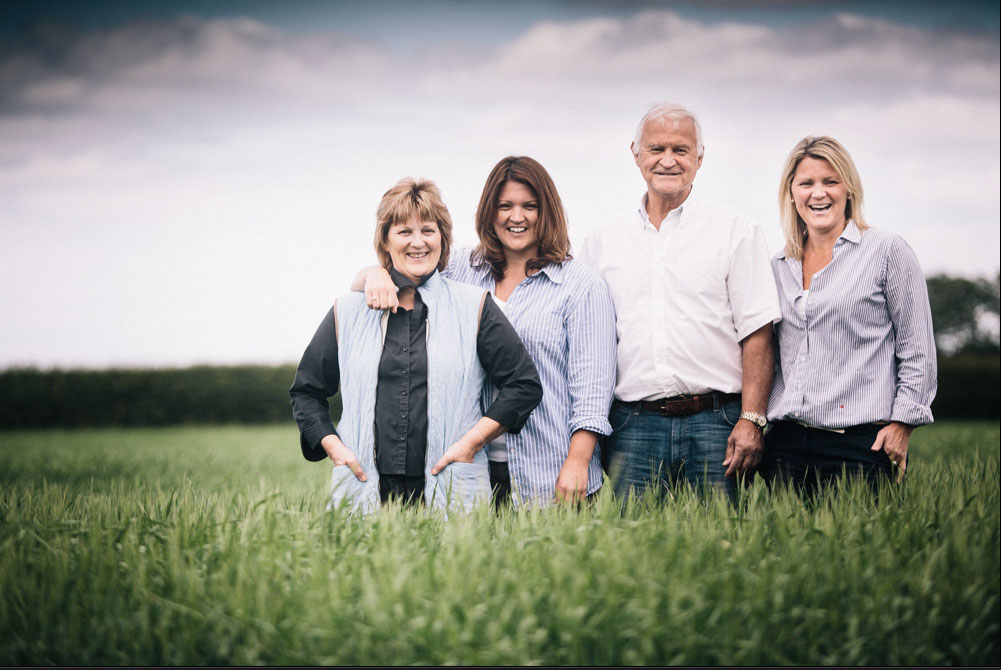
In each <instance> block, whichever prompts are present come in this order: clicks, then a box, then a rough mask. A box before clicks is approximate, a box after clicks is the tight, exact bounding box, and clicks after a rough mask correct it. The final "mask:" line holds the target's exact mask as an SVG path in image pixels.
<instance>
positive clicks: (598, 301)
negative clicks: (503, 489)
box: [446, 248, 615, 505]
mask: <svg viewBox="0 0 1001 670" xmlns="http://www.w3.org/2000/svg"><path fill="white" fill-rule="evenodd" d="M471 254H472V249H471V248H464V249H458V250H453V251H452V253H451V258H450V259H449V265H448V271H447V273H446V275H447V276H448V277H450V278H451V279H454V280H457V281H461V282H466V283H468V284H473V285H474V286H479V287H481V288H484V289H486V290H488V291H490V292H491V295H493V292H494V291H495V290H496V285H495V282H494V280H493V277H491V275H490V267H489V266H488V265H487V264H486V263H478V264H476V265H471V264H470V257H471ZM505 316H507V318H508V320H509V321H510V322H511V325H512V326H514V329H515V330H516V331H517V332H518V335H520V336H521V339H522V341H523V342H524V343H525V348H526V349H528V353H529V355H531V357H532V361H533V362H534V363H535V367H536V368H537V369H538V371H539V378H540V379H541V381H542V389H543V393H542V403H541V404H540V405H539V406H538V407H536V408H535V411H534V412H532V415H531V416H530V417H529V418H528V422H527V423H526V424H525V426H524V428H522V429H521V432H520V433H518V434H517V435H508V436H507V450H508V469H509V472H510V474H511V488H512V497H513V498H514V499H515V502H516V504H526V503H527V504H533V503H534V504H542V505H545V504H548V503H549V502H550V501H552V500H553V497H554V496H555V493H556V479H557V477H558V476H559V473H560V469H561V468H562V467H563V463H564V461H566V458H567V454H568V453H569V450H570V436H571V435H572V434H573V433H574V431H577V430H581V429H583V430H589V431H592V432H595V433H598V434H600V435H609V434H610V433H611V432H612V427H611V425H610V424H609V423H608V410H609V408H610V407H611V404H612V392H613V390H614V388H615V312H614V310H613V307H612V298H611V296H610V295H609V293H608V287H607V286H606V285H605V282H604V281H602V279H601V278H600V277H599V276H598V275H597V274H596V273H595V272H594V271H592V270H591V269H590V268H588V267H586V266H584V265H582V264H581V263H578V262H577V261H574V260H568V261H564V262H563V263H561V264H559V265H548V266H546V267H545V268H543V269H542V270H540V271H539V272H538V273H537V274H535V275H533V276H531V277H527V278H526V279H525V280H524V281H522V283H521V284H519V285H518V286H517V287H516V288H515V289H514V291H513V292H512V293H511V295H510V296H509V297H508V299H507V309H506V310H505ZM488 386H489V382H488ZM492 394H493V389H491V388H488V389H487V390H486V391H485V394H484V398H485V400H486V401H487V402H489V399H490V398H491V397H492ZM601 482H602V474H601V458H600V454H599V452H598V448H597V447H596V448H595V450H594V455H593V456H592V457H591V462H590V464H589V467H588V481H587V492H588V494H591V493H594V492H595V491H597V490H598V489H599V488H601Z"/></svg>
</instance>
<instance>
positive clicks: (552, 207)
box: [352, 156, 615, 505]
mask: <svg viewBox="0 0 1001 670" xmlns="http://www.w3.org/2000/svg"><path fill="white" fill-rule="evenodd" d="M476 232H477V234H478V236H479V240H480V242H479V244H478V245H477V246H476V247H474V248H466V249H460V250H458V251H455V252H453V253H452V256H451V259H450V261H449V265H448V270H447V272H446V273H445V275H446V276H448V277H449V278H451V279H453V280H458V281H461V282H466V283H469V284H473V285H475V286H478V287H481V288H484V289H486V290H488V291H490V292H491V294H492V295H493V298H494V300H495V301H496V303H497V304H498V306H500V308H501V309H502V310H503V311H504V314H505V316H507V318H508V320H509V321H510V322H511V324H512V325H513V326H514V328H515V330H516V331H517V332H518V334H519V335H520V336H521V339H522V341H523V342H524V344H525V348H526V349H528V353H529V354H530V355H531V357H532V360H533V362H534V363H535V366H536V368H537V369H538V371H539V376H540V378H541V381H542V387H543V396H542V403H541V404H540V405H539V406H538V407H537V408H536V409H535V411H534V412H533V413H532V415H531V416H530V417H529V419H528V422H527V423H526V424H525V426H524V427H523V428H522V430H521V432H520V433H518V434H517V435H512V434H508V435H506V436H503V437H502V438H501V439H499V440H495V441H494V442H492V443H490V444H489V445H488V446H487V455H488V457H489V459H490V475H491V476H490V479H491V484H492V485H493V487H494V491H495V494H496V500H497V502H498V503H500V502H502V501H504V500H506V499H508V498H510V499H511V500H512V501H513V502H514V504H516V505H546V504H548V503H550V502H552V501H554V500H555V501H560V502H564V501H576V500H582V499H584V498H586V497H588V496H591V495H593V494H594V493H595V492H596V491H598V489H599V488H601V484H602V473H601V460H600V454H599V453H598V448H597V441H598V438H599V437H600V436H602V435H608V434H609V433H611V426H610V425H609V423H608V410H609V407H610V405H611V402H612V391H613V388H614V381H615V315H614V311H613V308H612V300H611V296H610V295H609V293H608V288H607V286H606V285H605V283H604V281H602V279H601V278H600V277H598V275H597V274H595V273H594V272H593V271H592V270H590V269H589V268H587V267H586V266H584V265H582V264H580V263H578V262H576V261H574V260H573V259H572V258H571V256H570V240H569V236H568V233H567V224H566V215H565V213H564V210H563V203H562V201H561V200H560V196H559V194H558V193H557V191H556V186H555V185H554V184H553V180H552V178H551V177H550V176H549V173H548V172H546V169H545V168H544V167H542V165H540V164H539V163H538V162H537V161H535V160H534V159H532V158H528V157H526V156H509V157H507V158H504V159H503V160H501V161H500V162H499V163H498V164H497V165H496V166H494V168H493V170H492V171H491V172H490V175H489V176H488V177H487V182H486V184H485V186H484V187H483V193H482V195H481V197H480V203H479V206H478V208H477V210H476ZM363 287H364V290H365V296H366V299H367V301H368V304H369V305H370V306H371V307H373V308H376V309H391V308H395V305H396V294H395V290H394V287H393V286H392V285H391V283H390V282H389V281H388V277H387V275H386V274H385V272H383V271H381V270H380V269H378V268H367V269H366V270H363V271H362V273H361V274H359V276H358V278H357V279H356V281H355V284H354V286H353V287H352V288H354V289H356V290H361V289H362V288H363ZM493 393H494V391H493V389H492V388H490V385H489V384H488V385H487V388H486V389H485V391H484V403H489V402H490V400H491V398H492V396H493Z"/></svg>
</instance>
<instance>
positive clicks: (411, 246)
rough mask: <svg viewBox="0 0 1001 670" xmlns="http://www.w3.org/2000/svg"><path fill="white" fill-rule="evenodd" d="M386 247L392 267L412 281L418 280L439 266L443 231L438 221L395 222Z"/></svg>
mask: <svg viewBox="0 0 1001 670" xmlns="http://www.w3.org/2000/svg"><path fill="white" fill-rule="evenodd" d="M385 250H386V251H387V252H388V253H389V257H390V258H391V259H392V261H393V267H394V268H396V271H397V272H399V273H400V274H402V275H403V276H404V277H406V278H407V279H409V280H410V281H412V282H414V283H417V282H418V281H420V278H421V277H423V276H424V275H429V274H431V273H432V272H434V271H435V268H437V267H438V259H440V258H441V231H439V230H438V223H437V222H436V221H418V220H417V217H414V218H412V219H410V220H409V221H407V222H406V223H394V224H393V225H392V226H390V227H389V233H388V234H387V235H386V242H385Z"/></svg>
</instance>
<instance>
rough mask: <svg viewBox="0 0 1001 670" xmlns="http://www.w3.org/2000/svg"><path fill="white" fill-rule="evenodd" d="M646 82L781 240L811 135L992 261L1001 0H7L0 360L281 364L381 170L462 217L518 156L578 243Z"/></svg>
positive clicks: (347, 268) (710, 189) (911, 211)
mask: <svg viewBox="0 0 1001 670" xmlns="http://www.w3.org/2000/svg"><path fill="white" fill-rule="evenodd" d="M872 5H875V6H876V8H875V9H873V8H872ZM665 100H670V101H678V102H682V103H684V104H686V105H687V106H688V107H689V108H691V109H692V110H693V111H694V112H696V113H697V114H698V115H699V116H700V119H701V121H702V124H703V129H704V132H705V141H706V157H705V162H704V164H703V167H702V169H701V170H700V172H699V175H698V177H697V179H696V189H697V190H698V192H699V194H700V195H701V196H702V197H706V198H711V199H715V200H719V201H723V202H726V203H729V204H731V205H734V206H736V207H738V208H740V209H743V210H744V211H746V212H748V213H749V214H751V215H752V216H754V217H755V218H756V219H757V220H758V221H759V222H760V223H761V224H762V226H763V227H764V229H765V231H766V233H767V235H768V239H769V243H770V245H771V247H772V248H773V249H775V250H778V249H779V248H780V247H781V233H780V231H779V228H778V224H777V212H778V208H777V205H776V203H775V198H776V190H777V182H778V178H779V171H780V169H781V165H782V161H783V160H784V158H785V156H786V154H787V153H788V151H789V150H790V149H791V148H792V146H793V145H794V144H795V143H796V142H797V141H798V140H799V139H800V138H802V137H803V136H804V135H808V134H820V133H823V134H829V135H833V136H834V137H837V138H838V139H840V140H841V141H842V142H843V143H844V144H845V146H846V147H847V148H848V149H849V151H851V152H852V154H853V156H854V158H855V161H856V163H857V165H858V167H859V169H860V171H861V173H862V178H863V183H864V185H865V189H866V205H867V211H868V215H869V219H870V221H871V222H872V223H873V224H874V225H876V226H879V227H883V228H887V229H890V230H893V231H896V232H898V233H900V234H902V235H903V236H904V237H905V238H906V239H907V240H908V241H909V242H910V244H911V245H912V246H913V247H914V249H915V251H916V252H917V254H918V257H919V259H920V260H921V263H922V266H923V268H924V269H925V271H926V273H928V274H931V273H935V272H949V273H953V274H962V275H967V276H975V275H985V274H990V275H993V274H994V273H996V272H997V271H998V267H999V225H998V220H999V188H1001V177H999V139H1001V133H999V15H998V9H997V5H996V3H980V2H950V3H920V2H892V1H891V2H883V3H851V2H847V3H836V2H823V3H820V2H818V3H812V2H806V1H803V2H785V1H782V0H773V1H771V2H767V1H762V2H751V1H740V0H729V1H724V0H719V1H713V0H706V1H704V2H697V3H696V2H677V3H669V2H652V1H647V2H642V1H639V2H629V1H628V0H625V1H621V2H611V1H608V2H601V1H593V2H579V3H572V2H556V1H548V2H547V1H545V0H542V1H533V2H518V1H513V2H512V1H508V2H505V3H496V4H494V3H487V2H458V1H447V0H437V1H431V2H402V1H401V2H373V3H354V2H321V1H318V0H317V1H308V2H307V1H300V2H293V1H288V2H280V3H273V2H264V1H248V2H239V1H237V0H215V1H212V0H206V1H202V2H190V1H184V0H182V1H171V2H159V3H158V2H143V3H113V2H100V1H93V2H84V3H81V2H47V1H45V0H36V1H35V2H23V3H5V4H3V8H2V9H0V315H2V316H0V368H2V367H10V366H23V365H35V366H40V367H52V366H61V367H100V366H107V365H115V366H147V365H156V366H160V365H187V364H192V363H240V362H262V363H273V362H294V361H297V360H298V358H299V356H300V354H301V353H302V350H303V348H304V347H305V345H306V343H307V341H308V339H309V337H310V336H311V335H312V332H313V330H314V329H315V327H316V324H317V323H318V322H319V320H320V318H321V317H322V316H323V314H324V313H325V312H326V310H327V309H328V307H329V305H330V303H331V302H332V300H333V298H334V297H335V296H336V295H337V294H339V293H342V292H343V291H345V290H346V289H347V286H348V283H349V281H350V278H351V277H352V276H353V275H354V273H355V271H356V270H357V269H358V268H359V267H360V266H362V265H365V264H369V263H371V262H372V261H373V259H374V252H373V251H372V248H371V238H372V230H373V226H374V212H375V207H376V205H377V204H378V201H379V198H380V197H381V195H382V193H383V192H384V191H385V190H386V189H387V188H389V187H390V186H391V185H392V184H393V183H395V182H396V181H397V180H398V179H399V178H401V177H404V176H407V175H413V176H424V177H428V178H431V179H433V180H435V181H436V182H437V183H438V184H439V186H440V187H441V189H442V191H443V194H444V196H445V200H446V202H447V203H448V205H449V207H450V209H451V211H452V215H453V219H454V221H455V224H456V229H457V230H456V237H457V239H458V241H459V242H460V243H469V242H472V241H473V239H474V234H473V225H472V216H473V212H474V209H475V206H476V201H477V199H478V197H479V193H480V189H481V188H482V185H483V181H484V179H485V178H486V175H487V173H488V172H489V171H490V169H491V167H492V166H493V165H494V163H496V162H497V160H499V159H500V158H502V157H504V156H506V155H509V154H527V155H531V156H533V157H535V158H537V159H538V160H540V161H541V162H542V163H543V165H545V166H546V167H547V169H548V170H549V171H550V173H551V174H552V175H553V178H554V179H555V181H556V184H557V186H558V188H559V190H560V193H561V194H562V196H563V198H564V202H565V204H566V207H567V210H568V213H569V217H570V226H571V238H572V240H573V241H574V242H575V243H576V244H579V243H580V242H581V241H582V240H583V239H584V237H585V236H586V235H587V234H588V232H589V231H592V230H594V229H596V228H598V227H600V226H601V225H602V223H603V221H604V220H606V219H607V218H608V216H609V215H610V214H612V213H613V212H619V211H622V210H623V209H629V208H633V207H635V206H636V205H637V203H638V201H639V198H640V196H641V195H642V193H643V189H644V183H643V181H642V178H641V177H640V175H639V172H638V170H637V168H636V167H635V165H634V164H633V162H632V158H631V155H630V153H629V142H630V140H631V137H632V134H633V131H634V129H635V124H636V122H637V121H638V120H639V118H640V116H642V114H643V113H644V111H645V110H646V109H647V108H648V107H649V106H650V105H651V104H652V103H655V102H658V101H665Z"/></svg>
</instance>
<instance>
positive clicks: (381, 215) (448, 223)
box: [375, 177, 452, 271]
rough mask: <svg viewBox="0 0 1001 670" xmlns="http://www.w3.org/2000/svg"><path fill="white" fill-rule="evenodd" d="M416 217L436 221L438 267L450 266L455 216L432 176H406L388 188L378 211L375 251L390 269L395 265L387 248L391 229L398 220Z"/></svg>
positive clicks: (442, 268) (381, 261) (387, 268)
mask: <svg viewBox="0 0 1001 670" xmlns="http://www.w3.org/2000/svg"><path fill="white" fill-rule="evenodd" d="M414 218H416V219H417V221H418V222H422V221H434V222H436V223H437V224H438V232H439V233H441V257H440V258H439V259H438V270H439V271H442V270H444V269H445V268H447V267H448V254H449V253H450V251H451V249H452V217H451V216H450V215H449V213H448V207H446V206H445V202H444V201H443V200H442V199H441V191H439V190H438V187H437V186H435V184H434V182H433V181H431V180H429V179H414V178H413V177H405V178H404V179H401V180H400V181H398V182H396V186H394V187H393V188H391V189H389V190H388V191H386V192H385V193H384V194H383V196H382V200H381V201H379V208H378V209H377V210H376V213H375V219H376V223H375V253H376V255H377V256H378V257H379V262H380V263H381V264H382V267H384V268H385V269H386V270H387V271H388V270H390V269H392V267H393V259H392V258H391V257H390V255H389V252H388V251H386V241H387V240H388V239H389V229H390V228H392V227H393V224H396V223H406V222H407V221H410V220H411V219H414Z"/></svg>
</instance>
